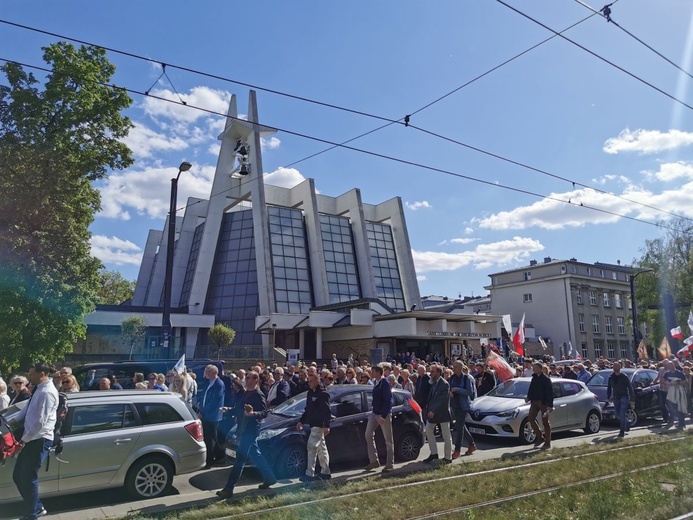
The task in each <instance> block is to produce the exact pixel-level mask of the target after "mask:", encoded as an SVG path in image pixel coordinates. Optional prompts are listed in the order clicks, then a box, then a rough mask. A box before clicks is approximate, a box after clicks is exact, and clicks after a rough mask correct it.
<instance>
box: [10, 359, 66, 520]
mask: <svg viewBox="0 0 693 520" xmlns="http://www.w3.org/2000/svg"><path fill="white" fill-rule="evenodd" d="M52 371H53V369H52V367H50V366H49V365H48V364H46V363H36V364H34V365H32V366H31V368H30V369H29V374H28V378H29V381H30V382H31V383H32V384H33V385H34V387H35V390H34V393H33V395H32V396H31V399H30V400H29V404H28V405H27V406H25V407H24V408H23V409H22V410H21V411H20V412H19V414H18V415H17V416H16V417H15V418H14V419H13V422H18V421H22V420H24V433H23V435H22V437H21V439H19V448H18V453H19V455H18V457H17V462H16V464H15V466H14V473H13V475H12V478H13V479H14V483H15V484H16V486H17V489H18V490H19V493H20V494H21V495H22V498H23V499H24V508H23V510H24V516H22V518H23V519H26V520H35V519H36V518H39V517H41V516H44V515H46V514H47V513H46V509H45V508H44V507H43V504H42V503H41V501H40V500H39V494H38V480H39V479H38V473H39V469H40V468H41V466H42V465H43V463H44V461H45V460H46V456H47V455H48V450H49V449H50V447H51V445H52V443H53V431H54V428H55V423H56V420H57V413H56V412H57V410H58V390H57V389H56V388H55V385H54V384H53V381H52V380H51V378H50V373H51V372H52Z"/></svg>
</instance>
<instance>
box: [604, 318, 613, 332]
mask: <svg viewBox="0 0 693 520" xmlns="http://www.w3.org/2000/svg"><path fill="white" fill-rule="evenodd" d="M604 330H606V333H607V334H613V333H614V326H613V324H612V323H611V316H604Z"/></svg>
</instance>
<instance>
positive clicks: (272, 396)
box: [267, 367, 291, 408]
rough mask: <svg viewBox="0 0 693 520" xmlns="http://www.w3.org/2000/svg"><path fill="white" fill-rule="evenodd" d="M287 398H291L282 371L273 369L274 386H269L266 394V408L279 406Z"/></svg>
mask: <svg viewBox="0 0 693 520" xmlns="http://www.w3.org/2000/svg"><path fill="white" fill-rule="evenodd" d="M289 397H291V387H290V386H289V383H288V382H287V381H285V380H284V369H283V368H282V367H277V368H275V369H274V384H273V385H272V386H270V389H269V392H267V406H268V407H269V408H274V407H276V406H279V405H280V404H282V403H283V402H284V401H286V400H287V399H288V398H289Z"/></svg>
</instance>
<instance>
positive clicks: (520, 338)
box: [513, 314, 525, 356]
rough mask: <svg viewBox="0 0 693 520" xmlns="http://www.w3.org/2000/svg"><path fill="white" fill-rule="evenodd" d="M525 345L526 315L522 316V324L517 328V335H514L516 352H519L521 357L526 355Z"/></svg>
mask: <svg viewBox="0 0 693 520" xmlns="http://www.w3.org/2000/svg"><path fill="white" fill-rule="evenodd" d="M524 343H525V315H524V314H522V321H521V322H520V326H519V327H517V330H516V331H515V334H514V335H513V345H514V346H515V352H517V353H518V354H519V355H521V356H524V355H525V349H524V348H522V346H523V345H524Z"/></svg>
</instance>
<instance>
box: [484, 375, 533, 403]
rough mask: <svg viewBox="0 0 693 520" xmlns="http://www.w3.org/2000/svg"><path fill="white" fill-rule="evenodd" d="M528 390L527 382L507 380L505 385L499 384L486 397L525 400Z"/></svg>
mask: <svg viewBox="0 0 693 520" xmlns="http://www.w3.org/2000/svg"><path fill="white" fill-rule="evenodd" d="M528 390H529V381H520V380H518V379H508V380H507V381H506V382H505V383H501V384H500V385H498V386H497V387H496V388H494V389H493V390H491V391H490V392H489V393H488V394H486V395H491V396H493V397H507V398H510V399H525V398H527V391H528Z"/></svg>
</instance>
